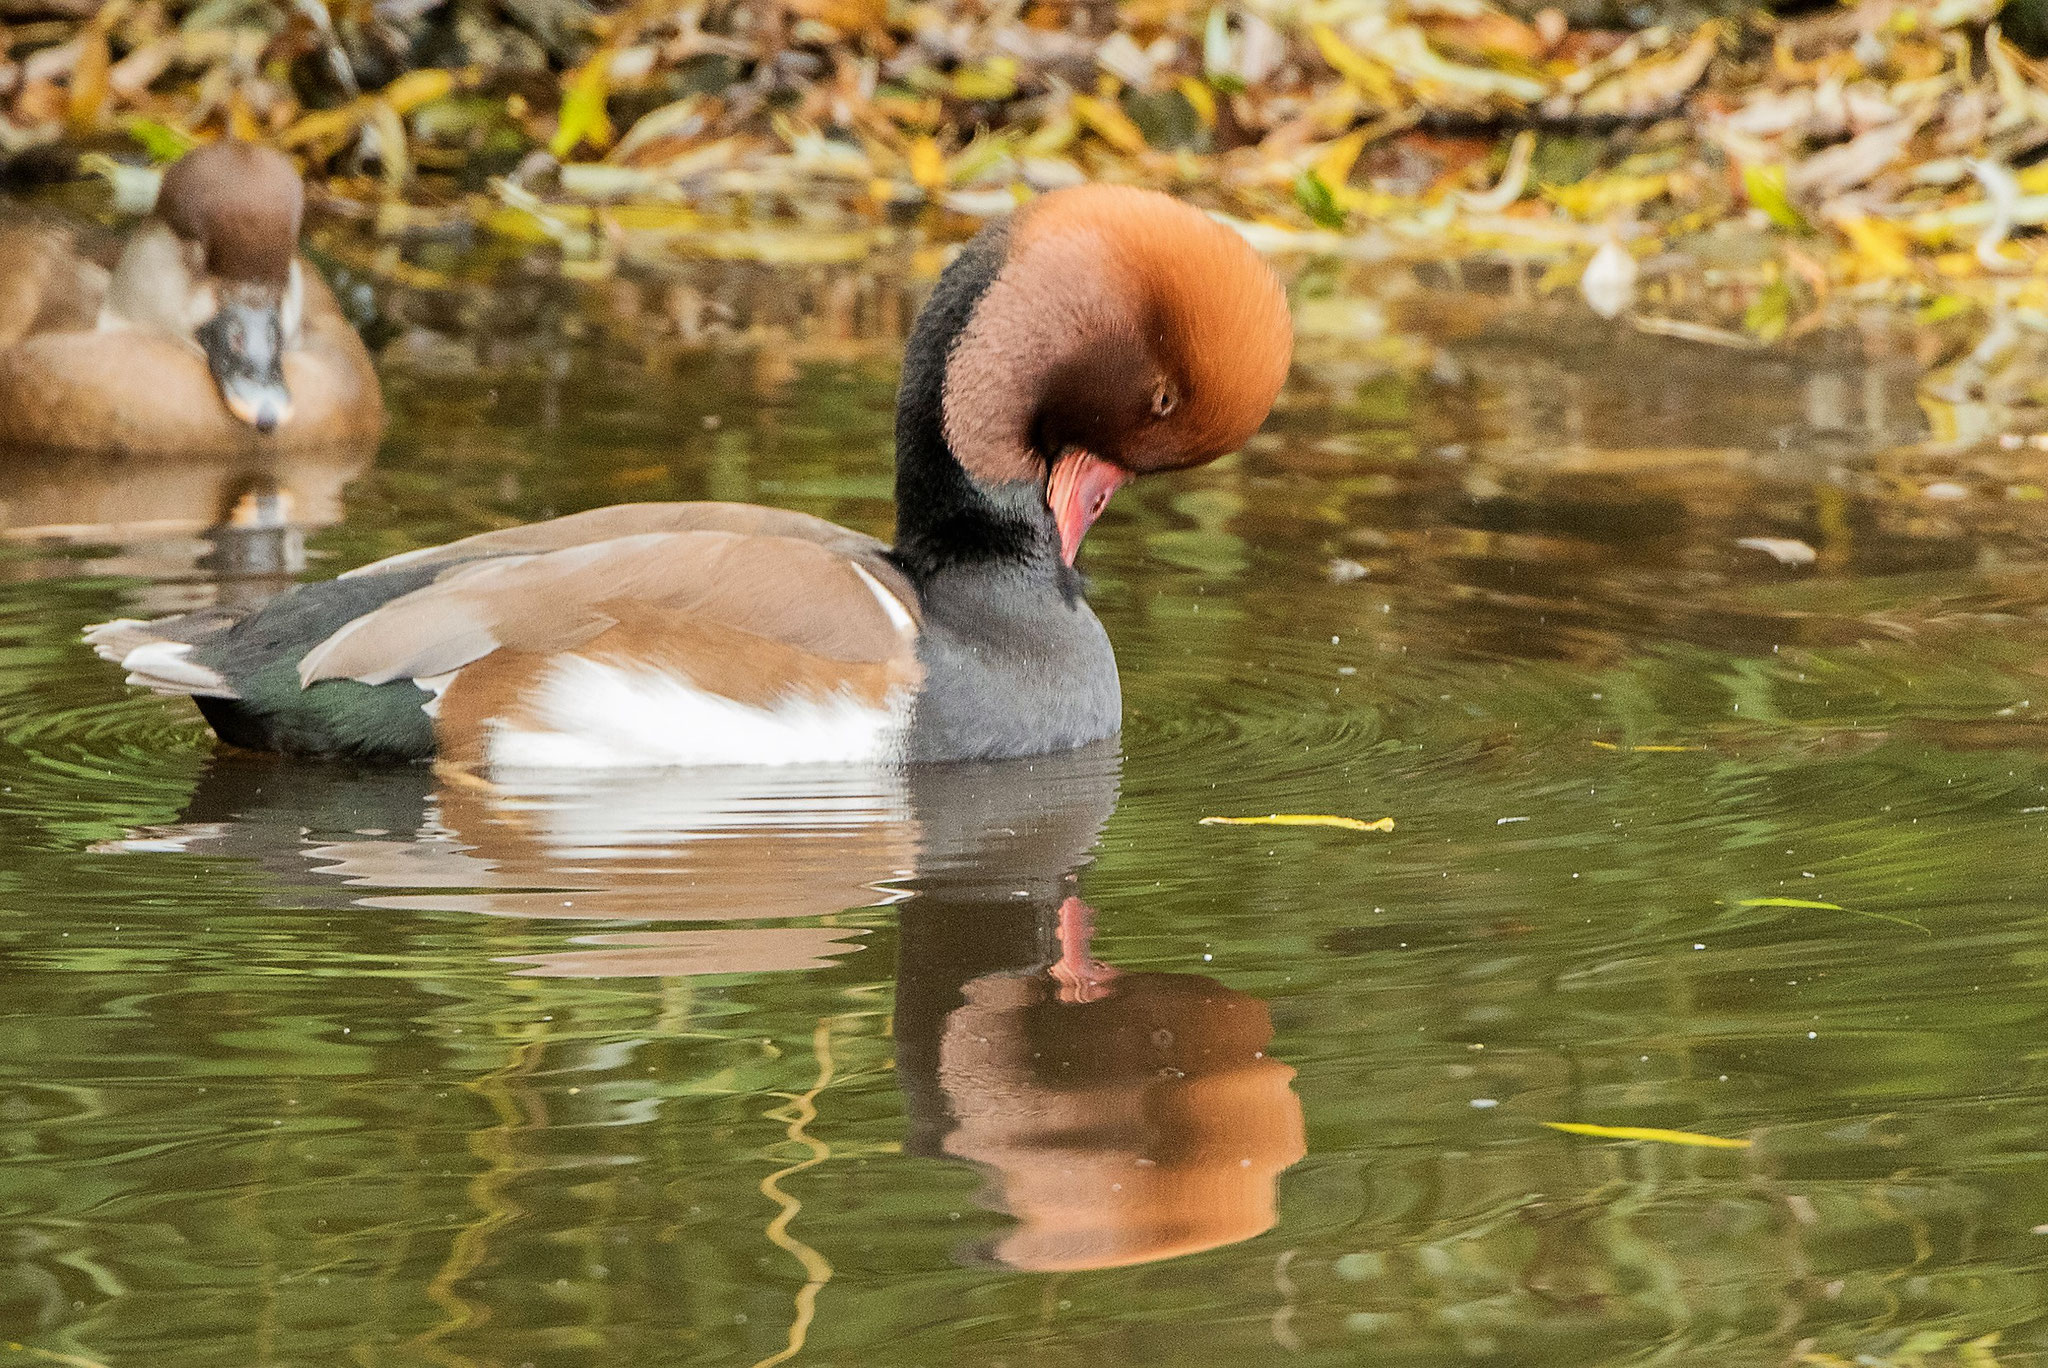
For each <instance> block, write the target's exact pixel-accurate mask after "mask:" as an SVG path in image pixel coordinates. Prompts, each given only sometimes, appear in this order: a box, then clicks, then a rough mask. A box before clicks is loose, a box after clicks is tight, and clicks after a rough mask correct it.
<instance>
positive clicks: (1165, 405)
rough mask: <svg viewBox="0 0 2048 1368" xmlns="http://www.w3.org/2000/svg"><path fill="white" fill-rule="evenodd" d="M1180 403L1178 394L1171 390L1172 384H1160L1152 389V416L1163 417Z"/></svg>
mask: <svg viewBox="0 0 2048 1368" xmlns="http://www.w3.org/2000/svg"><path fill="white" fill-rule="evenodd" d="M1179 403H1180V396H1179V395H1177V394H1175V393H1174V392H1173V386H1171V385H1161V386H1160V387H1159V388H1158V389H1156V390H1153V391H1152V416H1153V417H1154V418H1164V417H1165V416H1166V415H1167V414H1169V413H1171V412H1173V410H1174V407H1175V406H1176V405H1177V404H1179Z"/></svg>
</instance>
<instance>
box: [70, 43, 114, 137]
mask: <svg viewBox="0 0 2048 1368" xmlns="http://www.w3.org/2000/svg"><path fill="white" fill-rule="evenodd" d="M113 65H114V62H113V54H112V53H111V52H110V51H109V50H108V48H107V34H106V30H105V28H103V27H102V26H101V25H99V24H88V25H86V27H85V29H84V30H83V31H82V32H81V33H80V34H79V35H78V62H77V64H76V65H75V66H73V67H72V68H71V89H70V92H69V95H68V97H67V99H66V101H65V117H66V118H67V119H69V121H70V123H71V127H72V129H73V130H74V131H75V132H79V133H90V132H92V131H93V130H94V129H96V128H98V127H99V123H100V115H101V113H102V112H104V111H105V109H106V107H107V96H108V94H109V92H110V91H111V90H112V89H113V78H112V72H113Z"/></svg>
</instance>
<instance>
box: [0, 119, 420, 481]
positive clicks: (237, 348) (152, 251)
mask: <svg viewBox="0 0 2048 1368" xmlns="http://www.w3.org/2000/svg"><path fill="white" fill-rule="evenodd" d="M194 158H197V159H199V162H198V164H197V165H196V166H194V167H193V168H191V169H190V170H188V171H187V172H186V173H185V174H184V175H178V174H177V168H174V169H173V172H172V173H171V174H169V175H167V176H166V178H165V186H166V189H165V195H166V196H167V197H168V202H166V203H160V204H159V207H158V211H157V213H155V214H153V215H152V216H151V217H150V218H148V219H146V220H144V222H143V223H142V224H140V225H139V226H138V227H137V228H136V229H135V230H134V231H133V232H132V233H131V234H129V236H128V238H127V240H126V242H125V244H124V246H123V247H122V249H121V251H120V254H119V256H118V258H117V259H116V260H115V262H114V264H113V266H112V268H111V269H109V268H108V267H107V266H106V265H104V264H102V263H101V261H99V260H97V259H95V255H94V254H93V253H91V252H89V251H87V250H85V248H84V247H83V246H82V244H81V242H80V240H79V236H78V234H77V233H75V232H73V231H71V230H69V229H66V228H63V227H58V226H55V225H50V224H40V223H22V224H15V225H11V226H9V227H7V228H5V229H4V230H0V443H4V444H7V445H11V446H17V447H54V448H63V449H67V450H74V451H92V452H108V453H137V454H152V455H160V456H191V457H223V456H233V455H240V454H260V453H263V452H269V451H276V450H278V449H280V448H291V449H295V450H306V449H310V448H313V447H317V446H335V445H344V444H351V443H362V442H364V441H375V440H376V438H377V436H378V435H379V434H380V433H381V432H382V431H383V427H384V405H383V400H382V398H381V396H380V394H379V391H378V386H377V376H376V372H375V370H374V369H373V368H372V367H371V364H370V358H369V354H368V352H367V351H365V350H364V348H363V344H362V340H361V339H360V338H359V337H357V336H356V333H355V330H354V329H353V328H351V327H350V326H349V324H348V322H347V320H346V319H345V318H344V317H343V316H342V313H341V309H340V306H339V305H338V304H337V303H336V302H335V299H334V296H333V294H332V293H331V292H330V291H329V290H328V288H327V286H326V285H325V284H324V283H323V282H322V281H321V279H320V277H319V274H318V272H316V271H314V270H313V268H312V267H311V266H310V265H307V264H306V263H305V262H303V261H301V260H299V259H297V258H296V256H295V255H294V248H295V245H296V242H297V237H298V201H297V198H296V196H297V194H298V176H297V172H296V171H295V170H293V169H292V168H291V165H290V163H289V162H286V161H284V159H283V158H282V157H281V156H279V155H278V154H277V153H274V152H269V151H267V150H265V149H256V148H245V147H244V146H243V145H241V144H215V145H213V146H212V147H209V148H204V149H201V150H200V151H198V152H194V153H192V154H191V156H190V157H188V158H187V161H191V160H193V159H194ZM251 159H254V164H255V165H256V166H257V168H258V170H259V171H260V172H261V173H262V174H260V175H254V176H252V175H250V174H249V171H248V166H247V165H245V163H249V162H250V161H251ZM184 166H185V163H182V162H181V163H179V167H184ZM208 181H215V182H217V181H228V182H231V183H230V184H228V185H225V186H221V187H220V188H215V186H214V185H211V184H204V183H200V184H195V182H208ZM280 199H282V200H284V201H286V203H285V204H283V205H279V204H277V203H276V202H275V201H278V200H280ZM252 238H253V239H257V242H256V244H255V250H254V251H249V250H246V248H247V246H248V245H249V244H248V242H247V241H246V240H248V239H252ZM229 244H233V246H230V245H229ZM237 248H243V249H245V250H236V249H237ZM273 319H274V321H275V327H276V338H275V341H276V343H277V346H276V348H275V354H268V353H267V352H266V348H268V347H269V344H270V339H269V338H268V337H267V336H263V335H260V334H266V333H267V332H268V329H269V325H270V323H271V321H272V320H273ZM217 323H219V324H220V326H218V327H210V325H216V324H217ZM221 333H230V334H234V336H223V335H219V334H221ZM259 371H260V372H263V373H264V375H266V376H269V377H271V379H270V382H269V383H267V384H266V383H259V381H258V377H257V372H259ZM244 390H247V391H248V392H249V393H251V394H256V395H258V396H259V397H257V398H256V399H254V400H253V401H251V400H248V399H246V398H245V395H244ZM237 403H240V404H241V411H240V412H239V413H238V412H237V411H236V408H235V405H236V404H237Z"/></svg>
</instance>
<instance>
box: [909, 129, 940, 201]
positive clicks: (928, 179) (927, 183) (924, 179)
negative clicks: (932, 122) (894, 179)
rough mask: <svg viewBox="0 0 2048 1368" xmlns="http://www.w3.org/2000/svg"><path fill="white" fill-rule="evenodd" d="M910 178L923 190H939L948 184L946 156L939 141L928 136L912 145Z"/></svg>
mask: <svg viewBox="0 0 2048 1368" xmlns="http://www.w3.org/2000/svg"><path fill="white" fill-rule="evenodd" d="M910 178H911V179H912V180H913V181H916V182H917V184H918V186H919V187H920V188H921V189H925V190H938V189H942V188H944V186H945V184H946V154H945V153H944V152H942V151H940V150H939V142H938V139H936V138H934V137H932V136H931V135H929V134H926V135H925V136H923V137H920V138H918V139H916V140H915V141H913V142H912V143H911V144H910Z"/></svg>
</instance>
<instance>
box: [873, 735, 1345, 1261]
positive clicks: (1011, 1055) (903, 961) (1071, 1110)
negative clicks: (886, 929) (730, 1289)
mask: <svg viewBox="0 0 2048 1368" xmlns="http://www.w3.org/2000/svg"><path fill="white" fill-rule="evenodd" d="M912 793H913V804H914V807H915V809H916V811H917V813H918V815H919V817H920V819H921V822H922V825H923V833H922V834H923V841H922V844H921V846H920V859H919V866H918V877H917V879H916V880H915V882H914V884H913V887H914V889H915V891H916V897H914V898H913V899H912V900H911V901H910V902H908V903H906V904H905V905H904V906H903V908H902V910H901V912H900V914H899V916H900V926H901V930H900V933H899V936H898V940H897V945H898V951H897V971H896V1023H895V1034H896V1061H897V1076H898V1079H899V1081H900V1082H901V1085H902V1087H903V1090H904V1094H905V1097H906V1100H907V1101H908V1104H909V1111H910V1134H909V1138H908V1142H907V1145H906V1148H908V1149H909V1150H910V1151H912V1152H913V1153H920V1154H928V1155H937V1154H946V1155H952V1156H956V1157H958V1158H962V1159H968V1160H972V1161H973V1162H974V1163H976V1164H978V1165H980V1166H981V1167H982V1168H983V1170H984V1171H985V1172H986V1173H987V1174H988V1177H989V1184H988V1187H987V1188H986V1190H985V1196H984V1200H985V1201H986V1203H987V1204H988V1205H989V1206H991V1207H993V1208H995V1209H996V1210H1000V1211H1003V1212H1006V1213H1008V1214H1009V1215H1010V1217H1011V1218H1012V1219H1013V1220H1014V1221H1015V1223H1016V1224H1015V1225H1014V1226H1013V1227H1012V1228H1011V1229H1010V1230H1009V1231H1007V1232H1005V1233H1004V1234H1002V1235H1000V1236H998V1237H996V1238H995V1239H994V1240H992V1241H990V1242H989V1243H988V1245H987V1246H986V1247H985V1248H984V1249H983V1250H981V1251H978V1252H980V1253H982V1254H984V1255H985V1256H986V1257H989V1258H992V1259H994V1260H996V1261H998V1262H1001V1263H1005V1264H1010V1265H1012V1266H1015V1267H1020V1268H1031V1269H1076V1268H1108V1267H1114V1266H1118V1265H1124V1264H1136V1263H1147V1262H1150V1261H1152V1260H1156V1259H1165V1258H1171V1257H1173V1256H1175V1255H1179V1254H1191V1253H1194V1252H1196V1251H1198V1250H1203V1249H1213V1248H1216V1247H1217V1246H1219V1245H1226V1244H1232V1243H1235V1242H1236V1241H1239V1240H1245V1239H1249V1238H1251V1237H1252V1236H1254V1235H1257V1234H1259V1233H1261V1232H1262V1231H1265V1230H1267V1229H1269V1228H1270V1227H1271V1226H1272V1225H1273V1222H1274V1219H1275V1206H1274V1202H1275V1185H1276V1180H1277V1179H1278V1176H1279V1174H1280V1172H1281V1171H1282V1170H1283V1169H1286V1168H1287V1167H1288V1166H1289V1165H1291V1164H1293V1163H1294V1162H1295V1161H1296V1160H1298V1159H1300V1158H1301V1157H1302V1154H1303V1153H1304V1137H1303V1129H1302V1112H1301V1102H1300V1099H1299V1098H1298V1097H1296V1095H1295V1093H1294V1089H1293V1086H1292V1082H1293V1078H1294V1070H1293V1069H1291V1068H1289V1067H1288V1066H1287V1065H1285V1064H1283V1063H1281V1062H1280V1061H1278V1060H1276V1059H1273V1058H1271V1057H1270V1056H1269V1055H1268V1054H1267V1047H1268V1045H1269V1044H1270V1043H1271V1041H1272V1037H1273V1024H1272V1019H1271V1017H1270V1016H1269V1015H1268V1013H1267V1010H1266V1004H1265V1003H1263V1002H1261V1001H1259V1000H1258V999H1257V998H1254V997H1251V996H1249V995H1248V994H1245V993H1241V992H1238V991H1236V990H1235V989H1231V988H1227V987H1225V986H1224V985H1223V984H1221V983H1218V982H1217V981H1216V980H1214V979H1212V978H1208V977H1206V976H1203V975H1199V974H1168V973H1149V972H1122V971H1119V970H1118V969H1116V968H1115V967H1113V966H1111V965H1107V964H1104V963H1102V962H1100V961H1098V960H1096V959H1095V958H1094V956H1093V954H1092V952H1091V947H1090V938H1091V935H1092V932H1093V926H1094V921H1095V916H1094V912H1093V910H1092V909H1091V908H1089V907H1088V906H1087V904H1085V903H1083V902H1082V901H1081V900H1080V898H1079V897H1077V896H1075V894H1074V887H1073V880H1074V874H1075V872H1076V871H1077V870H1078V869H1079V867H1080V866H1081V865H1083V864H1085V863H1086V862H1087V860H1088V858H1089V851H1090V849H1091V848H1092V847H1093V846H1094V844H1095V839H1096V835H1097V833H1098V832H1099V831H1100V830H1101V827H1102V824H1103V823H1104V822H1105V821H1107V820H1108V817H1109V815H1110V812H1111V811H1112V810H1113V809H1114V808H1115V806H1116V775H1115V771H1114V769H1113V768H1110V767H1108V766H1104V765H1101V764H1091V763H1090V762H1088V761H1086V760H1077V759H1072V758H1067V757H1060V758H1056V759H1054V760H1050V761H1047V760H1039V761H1035V762H1032V763H1031V764H1030V765H1029V766H1021V765H1015V764H1012V765H1005V766H1001V767H993V766H991V767H970V768H962V769H954V770H950V771H942V772H934V773H933V774H931V775H926V776H920V777H919V778H918V779H917V780H916V781H914V782H913V784H912Z"/></svg>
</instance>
